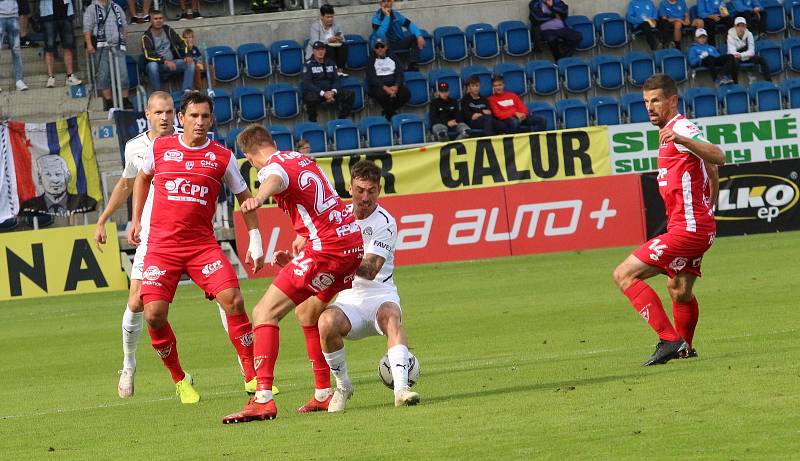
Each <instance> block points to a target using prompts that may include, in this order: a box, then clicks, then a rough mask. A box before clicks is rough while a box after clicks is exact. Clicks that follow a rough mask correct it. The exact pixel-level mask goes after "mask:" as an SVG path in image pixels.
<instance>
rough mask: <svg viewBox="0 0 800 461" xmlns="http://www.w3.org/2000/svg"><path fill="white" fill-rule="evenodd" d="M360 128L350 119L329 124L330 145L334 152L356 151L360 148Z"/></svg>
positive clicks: (332, 121)
mask: <svg viewBox="0 0 800 461" xmlns="http://www.w3.org/2000/svg"><path fill="white" fill-rule="evenodd" d="M359 140H360V138H359V134H358V127H357V126H356V124H355V123H353V120H351V119H349V118H344V119H336V120H331V121H329V122H328V143H330V145H331V146H333V150H335V151H336V150H355V149H358V148H359V147H360V146H359Z"/></svg>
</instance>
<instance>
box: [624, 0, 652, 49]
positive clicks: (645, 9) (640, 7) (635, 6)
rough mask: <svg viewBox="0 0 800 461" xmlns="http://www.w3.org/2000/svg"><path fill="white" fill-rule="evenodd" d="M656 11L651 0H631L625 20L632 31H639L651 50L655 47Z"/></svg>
mask: <svg viewBox="0 0 800 461" xmlns="http://www.w3.org/2000/svg"><path fill="white" fill-rule="evenodd" d="M656 17H657V12H656V6H655V5H654V4H653V0H631V1H630V3H628V12H627V14H626V15H625V20H626V21H628V24H630V25H631V27H632V28H633V30H634V32H641V33H642V34H643V35H644V39H645V40H647V45H648V46H650V49H651V50H655V49H656V26H657V24H658V22H657V21H656Z"/></svg>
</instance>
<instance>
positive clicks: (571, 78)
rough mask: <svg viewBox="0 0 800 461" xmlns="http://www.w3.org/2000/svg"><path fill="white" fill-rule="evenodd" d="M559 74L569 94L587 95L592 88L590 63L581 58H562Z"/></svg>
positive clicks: (559, 64) (559, 62)
mask: <svg viewBox="0 0 800 461" xmlns="http://www.w3.org/2000/svg"><path fill="white" fill-rule="evenodd" d="M558 73H559V75H560V76H561V79H562V80H563V82H564V89H566V90H567V92H569V93H585V92H587V91H589V89H590V88H591V87H592V77H591V72H590V69H589V63H588V62H586V61H585V60H583V59H581V58H561V59H559V60H558Z"/></svg>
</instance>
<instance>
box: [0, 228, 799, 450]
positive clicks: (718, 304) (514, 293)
mask: <svg viewBox="0 0 800 461" xmlns="http://www.w3.org/2000/svg"><path fill="white" fill-rule="evenodd" d="M799 244H800V233H798V232H794V233H784V234H770V235H758V236H747V237H736V238H721V239H719V240H718V241H717V242H716V243H715V244H714V247H713V248H712V250H711V251H710V253H709V254H708V255H707V257H706V259H705V261H704V267H703V269H704V272H705V274H706V275H705V276H704V277H703V278H702V279H701V280H700V281H699V282H698V284H697V286H696V293H697V297H698V299H699V302H700V312H701V315H700V324H699V326H698V330H697V335H696V338H695V346H696V347H697V349H698V351H699V353H700V357H699V358H698V359H693V360H681V361H673V362H670V363H669V364H667V365H665V366H659V367H649V368H643V367H641V366H640V363H641V362H642V361H643V360H644V359H646V358H647V357H648V356H649V354H650V353H651V352H652V350H653V345H654V344H655V342H656V339H655V336H654V334H653V333H652V332H651V331H650V329H649V328H648V327H647V325H646V324H645V323H644V322H643V321H642V320H641V319H640V318H639V316H638V315H636V313H635V312H634V311H633V309H632V308H631V307H630V306H629V304H628V302H627V300H626V299H625V298H624V297H623V296H622V295H621V294H620V293H618V292H617V291H616V289H615V287H614V285H613V282H612V280H611V271H612V270H613V268H614V267H615V265H616V264H617V263H618V262H619V261H621V260H622V259H623V258H624V257H625V256H626V255H627V254H628V253H629V252H630V250H631V249H630V248H615V249H606V250H595V251H584V252H571V253H560V254H546V255H536V256H529V257H515V258H505V259H495V260H485V261H473V262H463V263H452V264H437V265H427V266H419V267H402V268H399V269H397V273H396V279H397V283H398V286H399V289H400V295H401V298H402V302H403V308H404V314H405V324H406V327H407V330H408V333H409V338H410V342H411V350H412V351H413V352H414V353H415V354H416V355H417V357H418V358H419V359H420V362H421V368H422V376H421V378H420V382H419V383H418V385H417V386H416V387H415V389H416V390H418V391H419V392H420V394H421V396H422V402H421V404H420V405H419V406H417V407H411V408H394V406H393V400H392V395H391V392H390V391H389V390H388V389H386V388H385V387H384V386H383V384H381V383H380V382H379V380H378V377H377V372H376V367H377V363H378V360H379V359H380V357H381V356H382V355H383V354H384V352H385V343H384V341H383V339H382V338H368V339H365V340H362V341H359V342H349V343H347V348H348V357H349V368H350V370H351V373H352V376H353V378H354V383H355V386H356V393H355V395H354V396H353V399H352V400H351V401H350V405H349V408H348V410H347V411H346V412H345V413H343V414H335V415H328V414H324V413H323V414H311V415H299V414H297V413H295V412H294V409H295V408H296V407H298V406H300V405H301V404H302V403H304V402H305V401H306V400H307V399H308V398H309V397H310V396H311V394H312V387H313V381H312V375H311V370H310V366H309V363H308V361H307V359H306V356H305V347H304V344H303V341H302V334H301V331H300V328H299V327H298V325H297V322H296V320H295V319H294V318H293V316H289V317H287V318H286V319H285V320H284V321H283V323H282V329H281V333H282V337H281V351H280V358H279V361H278V366H277V371H276V373H277V381H276V384H277V385H278V386H279V387H280V388H281V394H280V395H279V396H278V397H277V399H276V400H277V403H278V410H279V413H278V419H276V420H275V421H268V422H253V423H248V424H239V425H232V426H223V425H222V424H221V422H220V420H221V417H222V416H223V415H225V414H227V413H229V412H232V411H234V410H237V409H239V408H240V407H241V406H242V405H243V404H244V403H245V400H246V397H245V394H244V392H243V390H242V379H241V377H240V375H239V372H238V366H237V365H236V360H235V355H234V351H233V348H232V347H231V345H230V343H229V342H228V339H227V336H226V335H225V334H224V332H223V330H222V328H221V326H220V323H219V316H218V313H217V309H216V306H214V304H212V303H208V302H206V301H204V300H203V298H202V293H200V291H199V290H198V289H197V288H196V287H194V286H186V287H181V288H180V289H179V291H178V295H177V297H176V301H175V303H174V304H173V306H172V315H171V316H170V320H171V323H172V326H173V328H174V329H175V332H176V334H177V336H178V347H179V350H180V354H181V361H182V363H183V365H184V367H185V368H186V370H187V371H189V372H190V373H192V374H193V375H194V377H195V379H196V388H197V389H198V391H199V392H200V393H201V395H202V400H201V402H200V403H199V404H197V405H181V404H180V403H179V402H178V400H177V397H175V395H174V386H173V385H172V383H171V380H170V379H169V374H168V373H167V371H166V369H165V368H164V367H163V365H162V364H161V363H160V361H159V360H157V357H156V355H155V354H154V352H153V351H152V349H151V347H150V345H149V337H148V336H147V333H146V332H145V333H144V334H143V336H142V341H141V343H140V347H139V354H138V357H139V366H138V373H137V379H136V395H135V396H134V397H133V398H131V399H127V400H122V399H119V398H118V397H117V395H116V383H117V373H116V372H117V370H118V368H119V367H120V362H121V346H120V334H119V330H120V318H121V314H122V310H123V308H124V307H125V300H126V294H125V293H123V292H118V293H110V294H102V295H91V296H89V295H87V296H72V297H61V298H50V299H33V300H26V301H15V302H4V303H0V351H1V352H0V459H4V460H6V459H7V460H17V459H45V460H55V459H91V460H104V459H135V460H150V459H168V460H176V459H231V460H234V459H250V460H255V459H269V460H275V459H302V460H311V459H320V460H322V459H324V460H328V459H365V460H367V459H369V460H371V459H387V460H397V459H410V460H430V459H452V460H464V459H482V460H494V459H524V460H533V459H536V460H545V459H551V460H565V459H580V460H586V459H612V460H643V459H648V460H652V459H670V460H689V459H708V460H755V459H763V460H780V459H798V457H800V455H799V454H798V453H800V411H798V409H800V400H798V396H799V395H800V394H799V393H798V390H799V389H800V366H798V353H800V342H798V328H800V322H799V321H798V320H799V319H800V315H798V313H797V308H798V306H800V301H799V299H800V290H799V289H798V288H799V287H800V282H798V280H799V279H798V276H800V269H798V267H800V266H798V261H799V260H800V245H799ZM665 280H666V279H665V278H664V277H659V278H656V279H654V280H653V281H652V283H653V285H654V286H655V287H656V288H657V290H658V292H659V293H660V294H661V295H662V299H665V298H666V290H665V288H664V287H665ZM265 286H266V282H265V281H253V282H245V283H244V285H243V290H244V295H245V300H246V303H247V305H248V307H252V305H253V303H254V302H255V301H256V299H257V297H258V296H260V294H261V293H262V292H263V290H264V289H265ZM668 311H670V309H669V307H668Z"/></svg>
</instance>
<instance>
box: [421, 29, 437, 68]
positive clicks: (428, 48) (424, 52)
mask: <svg viewBox="0 0 800 461" xmlns="http://www.w3.org/2000/svg"><path fill="white" fill-rule="evenodd" d="M420 32H421V33H422V38H424V39H425V48H423V49H421V50H419V63H420V64H430V63H432V62H433V61H435V60H436V47H435V46H434V44H433V36H432V35H431V34H430V33H429V32H428V31H427V30H425V29H420Z"/></svg>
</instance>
